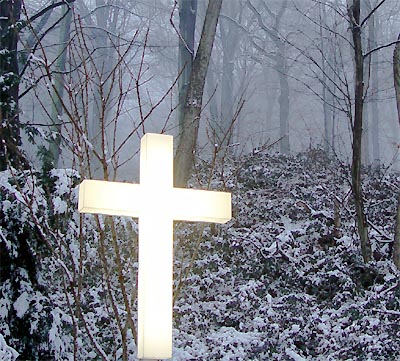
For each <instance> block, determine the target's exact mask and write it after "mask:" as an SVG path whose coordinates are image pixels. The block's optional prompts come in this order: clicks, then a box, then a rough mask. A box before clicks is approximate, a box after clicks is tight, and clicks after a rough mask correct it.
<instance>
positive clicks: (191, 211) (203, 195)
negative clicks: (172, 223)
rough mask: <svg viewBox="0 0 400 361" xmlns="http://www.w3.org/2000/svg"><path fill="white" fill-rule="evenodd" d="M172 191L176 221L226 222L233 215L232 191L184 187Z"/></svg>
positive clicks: (172, 205)
mask: <svg viewBox="0 0 400 361" xmlns="http://www.w3.org/2000/svg"><path fill="white" fill-rule="evenodd" d="M172 192H173V196H172V199H173V203H172V204H171V208H172V216H173V219H174V220H176V221H191V222H194V221H196V222H212V223H226V222H228V221H229V220H230V219H231V217H232V209H231V194H230V193H226V192H214V191H204V190H194V189H184V188H174V189H173V191H172Z"/></svg>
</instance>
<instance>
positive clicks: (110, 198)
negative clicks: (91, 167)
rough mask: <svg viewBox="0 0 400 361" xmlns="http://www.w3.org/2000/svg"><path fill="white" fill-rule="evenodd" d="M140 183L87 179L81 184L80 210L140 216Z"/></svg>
mask: <svg viewBox="0 0 400 361" xmlns="http://www.w3.org/2000/svg"><path fill="white" fill-rule="evenodd" d="M140 200H141V197H140V186H139V185H138V184H130V183H121V182H105V181H99V180H89V179H85V180H84V181H83V182H82V183H81V184H80V186H79V202H78V210H79V212H81V213H100V214H107V215H110V216H129V217H139V211H140Z"/></svg>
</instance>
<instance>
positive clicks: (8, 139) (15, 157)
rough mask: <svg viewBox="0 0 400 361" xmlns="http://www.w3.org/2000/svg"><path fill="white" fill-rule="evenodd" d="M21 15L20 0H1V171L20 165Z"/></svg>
mask: <svg viewBox="0 0 400 361" xmlns="http://www.w3.org/2000/svg"><path fill="white" fill-rule="evenodd" d="M20 15H21V0H12V1H1V2H0V49H1V53H0V79H1V80H0V88H1V93H0V102H1V103H0V104H1V105H0V171H3V170H5V169H7V166H8V165H10V166H13V167H17V168H19V166H20V165H21V154H20V151H19V149H18V146H20V145H21V137H20V131H19V126H20V125H19V114H18V94H19V80H20V79H19V71H18V53H17V44H18V33H19V28H18V22H19V20H20Z"/></svg>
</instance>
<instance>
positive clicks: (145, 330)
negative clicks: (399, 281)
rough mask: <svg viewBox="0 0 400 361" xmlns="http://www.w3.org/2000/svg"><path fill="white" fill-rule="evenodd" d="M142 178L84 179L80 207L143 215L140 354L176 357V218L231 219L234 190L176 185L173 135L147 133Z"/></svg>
mask: <svg viewBox="0 0 400 361" xmlns="http://www.w3.org/2000/svg"><path fill="white" fill-rule="evenodd" d="M140 149H141V150H140V184H129V183H119V182H105V181H98V180H84V181H83V182H82V183H81V185H80V187H79V206H78V208H79V212H84V213H101V214H108V215H120V216H130V217H139V274H138V340H137V348H138V351H137V357H138V358H144V359H164V358H171V357H172V282H173V279H172V271H173V270H172V267H173V221H174V220H179V221H200V222H216V223H225V222H227V221H228V220H229V219H230V218H231V194H230V193H226V192H212V191H203V190H193V189H183V188H174V187H173V138H172V136H169V135H160V134H146V135H145V136H144V137H143V138H142V140H141V148H140Z"/></svg>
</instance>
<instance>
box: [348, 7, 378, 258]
mask: <svg viewBox="0 0 400 361" xmlns="http://www.w3.org/2000/svg"><path fill="white" fill-rule="evenodd" d="M349 2H350V3H351V5H349V6H348V15H349V20H350V26H351V32H352V36H353V48H354V67H355V87H354V118H353V124H352V128H353V129H352V130H353V147H352V150H353V155H352V164H351V176H352V190H353V197H354V205H355V208H356V222H357V228H358V233H359V236H360V244H361V254H362V257H363V259H364V262H366V263H367V262H369V261H370V260H371V255H372V250H371V242H370V239H369V237H368V223H367V217H366V215H365V212H364V200H363V192H362V185H361V156H362V154H361V150H362V133H363V107H364V58H363V53H362V41H361V27H360V24H361V23H360V0H353V1H349Z"/></svg>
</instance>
